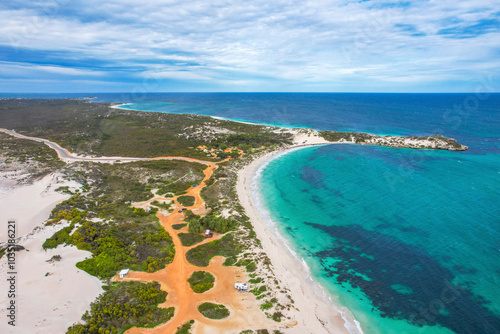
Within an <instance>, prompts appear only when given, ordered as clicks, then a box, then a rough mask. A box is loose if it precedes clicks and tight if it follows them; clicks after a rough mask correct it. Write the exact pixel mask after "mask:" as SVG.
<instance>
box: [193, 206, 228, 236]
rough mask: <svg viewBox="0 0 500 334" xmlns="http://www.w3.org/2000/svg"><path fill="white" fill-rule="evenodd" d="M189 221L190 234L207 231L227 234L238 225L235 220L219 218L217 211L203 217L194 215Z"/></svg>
mask: <svg viewBox="0 0 500 334" xmlns="http://www.w3.org/2000/svg"><path fill="white" fill-rule="evenodd" d="M187 221H188V222H189V232H192V233H201V232H203V231H204V230H207V229H209V230H213V231H215V232H217V233H226V232H228V231H231V230H232V229H233V228H234V227H235V226H236V225H237V222H236V221H235V220H233V219H228V218H224V217H221V216H218V215H217V212H216V211H212V212H210V213H208V214H207V215H205V216H203V217H200V216H197V215H192V216H190V217H189V218H188V219H187Z"/></svg>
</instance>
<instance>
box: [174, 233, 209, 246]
mask: <svg viewBox="0 0 500 334" xmlns="http://www.w3.org/2000/svg"><path fill="white" fill-rule="evenodd" d="M177 236H178V237H179V239H180V240H181V243H182V246H186V247H189V246H193V245H196V244H198V243H200V242H202V241H203V240H205V236H203V235H200V234H194V233H179V234H177Z"/></svg>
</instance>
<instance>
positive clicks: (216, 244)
mask: <svg viewBox="0 0 500 334" xmlns="http://www.w3.org/2000/svg"><path fill="white" fill-rule="evenodd" d="M240 252H241V244H240V243H239V242H238V241H236V240H235V238H234V236H233V234H226V235H225V236H223V237H222V238H221V239H219V240H214V241H211V242H209V243H206V244H203V245H200V246H197V247H195V248H191V249H190V250H188V251H187V253H186V260H188V262H189V263H191V264H192V265H195V266H198V267H207V266H208V264H209V262H210V260H211V259H212V258H213V257H214V256H224V257H232V256H236V255H237V254H239V253H240Z"/></svg>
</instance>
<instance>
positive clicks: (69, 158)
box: [0, 128, 214, 165]
mask: <svg viewBox="0 0 500 334" xmlns="http://www.w3.org/2000/svg"><path fill="white" fill-rule="evenodd" d="M0 132H3V133H6V134H8V135H11V136H13V137H16V138H20V139H28V140H33V141H36V142H39V143H44V144H45V145H47V146H48V147H50V148H51V149H53V150H54V151H56V153H57V155H58V157H59V159H61V160H62V161H64V162H68V163H71V162H77V161H93V162H102V163H115V162H133V161H149V160H182V161H189V162H196V163H199V164H203V165H213V164H214V162H212V161H205V160H199V159H194V158H187V157H178V156H164V157H155V158H132V157H90V156H79V155H76V154H73V153H71V152H70V151H68V150H67V149H65V148H63V147H61V146H60V145H59V144H57V143H54V142H52V141H50V140H47V139H43V138H38V137H30V136H25V135H22V134H19V133H17V132H15V131H14V130H8V129H3V128H0Z"/></svg>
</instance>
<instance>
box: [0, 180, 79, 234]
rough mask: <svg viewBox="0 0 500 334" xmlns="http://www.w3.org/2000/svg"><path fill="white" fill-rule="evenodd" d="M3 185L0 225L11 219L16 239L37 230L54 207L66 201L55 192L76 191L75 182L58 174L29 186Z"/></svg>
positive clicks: (64, 195)
mask: <svg viewBox="0 0 500 334" xmlns="http://www.w3.org/2000/svg"><path fill="white" fill-rule="evenodd" d="M4 185H5V183H0V222H2V223H6V222H7V221H8V220H9V219H15V220H16V222H17V233H16V234H17V237H22V236H25V235H27V234H28V233H30V232H31V231H32V230H33V229H34V228H35V227H36V226H41V225H42V223H43V222H44V221H45V220H47V218H48V217H49V215H50V212H51V211H52V209H53V208H54V207H55V206H56V204H57V203H60V202H62V201H63V200H65V199H68V198H69V197H70V196H69V195H67V194H62V193H59V192H56V191H55V189H57V188H58V187H61V186H68V187H70V190H74V189H77V188H78V187H79V185H78V184H77V183H76V182H68V181H66V180H63V179H62V177H61V175H60V174H49V175H47V176H45V177H44V178H43V179H41V180H38V181H36V182H34V183H33V184H31V185H23V186H18V187H11V186H10V185H9V186H8V187H4ZM2 226H3V225H2ZM6 241H7V229H6V228H1V229H0V243H3V242H6Z"/></svg>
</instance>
